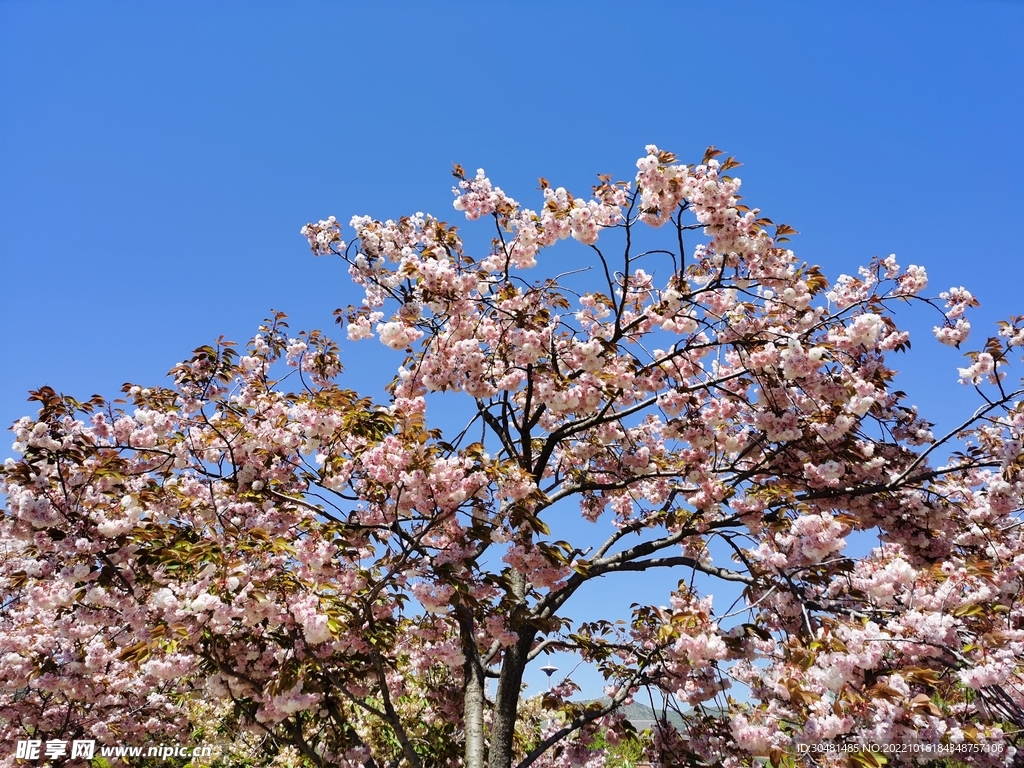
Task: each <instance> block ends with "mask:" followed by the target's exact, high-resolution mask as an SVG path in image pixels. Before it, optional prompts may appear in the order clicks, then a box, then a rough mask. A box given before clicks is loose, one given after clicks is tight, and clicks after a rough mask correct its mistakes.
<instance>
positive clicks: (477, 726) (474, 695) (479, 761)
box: [463, 636, 484, 768]
mask: <svg viewBox="0 0 1024 768" xmlns="http://www.w3.org/2000/svg"><path fill="white" fill-rule="evenodd" d="M463 641H464V642H463V644H464V646H465V645H470V646H472V648H473V650H472V652H470V653H467V654H466V664H465V667H464V669H465V676H466V692H465V701H464V703H463V707H464V709H463V719H464V721H465V725H466V751H465V760H464V766H465V768H484V670H483V667H482V666H481V665H480V656H479V654H478V653H476V646H475V643H474V639H473V637H472V636H471V637H470V638H469V642H468V643H466V642H465V638H463Z"/></svg>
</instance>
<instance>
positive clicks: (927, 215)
mask: <svg viewBox="0 0 1024 768" xmlns="http://www.w3.org/2000/svg"><path fill="white" fill-rule="evenodd" d="M1022 36H1024V3H1020V2H1009V1H1007V2H997V1H995V0H976V1H975V2H966V1H965V2H942V1H938V0H936V1H933V2H928V3H925V2H910V1H906V2H901V3H883V2H861V3H817V2H784V3H770V2H766V1H761V2H752V1H750V0H739V1H738V2H731V3H728V4H719V3H696V2H683V1H679V2H653V3H645V4H637V5H632V4H628V3H621V2H620V3H610V2H589V3H586V4H584V3H565V4H559V5H557V6H556V5H553V4H547V3H539V2H538V3H531V2H525V3H518V4H511V3H501V4H497V3H493V4H492V3H469V2H449V3H442V2H439V3H411V2H407V3H401V2H396V3H388V4H384V3H369V2H366V3H358V4H357V3H341V2H304V1H302V0H293V1H290V2H259V1H257V0H251V1H250V2H217V3H210V2H186V1H183V0H178V1H176V2H173V3H171V2H149V3H124V2H121V3H114V2H103V1H102V0H91V2H89V3H72V2H49V1H48V0H0V318H2V324H3V326H2V327H3V328H4V331H5V332H4V360H5V362H4V364H3V369H4V373H3V375H2V376H0V422H2V423H3V424H4V425H6V424H9V423H11V422H12V421H14V420H15V419H16V418H17V417H19V416H21V415H23V414H26V413H28V412H30V409H29V407H28V404H27V403H26V402H25V396H26V392H27V391H28V390H29V389H34V388H37V387H39V386H41V385H43V384H49V385H50V386H53V387H54V388H56V389H58V390H60V391H64V392H68V393H71V394H75V395H78V396H83V397H84V396H88V395H90V394H92V393H93V392H98V393H101V394H104V395H107V396H114V395H116V394H117V393H118V391H119V388H120V385H121V384H122V383H123V382H125V381H132V382H134V383H139V384H143V385H145V384H149V383H159V382H160V380H161V377H162V376H163V374H164V373H165V372H166V371H167V370H168V369H169V368H170V367H171V366H172V365H173V364H174V363H175V362H177V361H179V360H181V359H183V358H185V357H187V356H188V354H189V352H190V350H192V349H193V348H194V347H196V346H199V345H200V344H205V343H208V342H210V341H212V340H214V339H216V338H217V337H218V336H220V335H221V334H223V335H225V336H227V337H228V338H231V339H234V340H236V341H239V342H244V341H245V340H246V339H247V338H249V337H250V336H251V335H252V333H253V332H254V331H255V329H256V326H257V325H258V324H259V322H260V321H261V319H262V318H264V317H265V316H267V314H268V313H269V311H270V310H271V309H272V308H273V309H279V310H283V311H285V312H287V313H288V314H289V315H291V316H292V318H293V321H292V328H293V329H296V330H297V329H299V328H311V327H320V328H330V327H331V325H332V315H331V313H332V311H333V310H334V308H336V307H339V306H344V305H346V304H348V303H350V302H353V301H357V300H358V298H359V297H358V295H357V294H356V293H355V292H354V291H353V290H352V288H351V286H350V285H349V284H348V282H347V276H346V273H345V271H344V269H343V268H342V266H341V264H340V262H338V261H337V260H333V261H332V260H324V259H319V260H318V259H315V258H314V257H313V256H312V255H311V254H310V252H309V250H308V248H307V246H306V243H305V240H304V239H303V238H302V237H300V235H299V233H298V232H299V228H300V227H301V226H302V225H303V224H304V223H306V222H307V221H310V220H316V219H319V218H324V217H326V216H328V215H330V214H334V215H336V216H337V217H338V218H339V220H341V221H343V222H347V221H348V219H349V218H350V217H351V215H353V214H357V213H358V214H369V215H372V216H374V217H376V218H381V219H384V218H389V217H397V216H400V215H403V214H408V213H413V212H415V211H428V212H433V213H436V214H437V215H440V216H442V217H444V218H447V219H448V220H449V221H455V216H456V214H455V212H454V211H452V209H451V199H452V197H451V194H450V187H451V184H452V179H451V176H450V175H449V171H450V168H451V164H452V162H459V163H462V164H463V165H464V166H465V167H466V168H467V169H475V168H478V167H483V168H485V169H486V170H487V172H488V174H489V175H490V176H491V178H492V179H493V180H494V181H495V182H496V183H497V184H499V185H500V186H502V187H503V188H504V189H505V190H506V191H507V192H509V193H510V194H511V195H512V196H513V197H515V198H516V199H518V200H520V201H521V202H523V203H524V204H526V205H528V206H529V207H536V201H537V200H538V199H539V198H538V193H537V192H536V186H537V181H536V180H537V177H538V176H544V177H546V178H547V179H549V180H551V181H552V182H553V183H554V184H555V185H556V186H559V185H560V186H566V187H567V188H569V189H574V190H578V191H583V192H585V191H587V190H588V189H589V186H590V185H591V184H592V183H593V181H594V174H596V173H599V172H601V173H612V174H615V175H616V176H617V177H618V178H631V176H632V174H633V173H634V172H635V169H634V165H633V164H634V161H635V159H636V158H637V157H639V156H640V155H642V154H643V152H644V149H643V148H644V145H645V144H649V143H655V144H658V145H659V146H660V147H662V148H665V149H670V150H673V151H675V152H677V153H678V154H679V155H680V157H681V158H682V159H683V160H685V161H699V159H700V157H701V155H702V153H703V150H704V148H705V147H706V146H707V145H709V144H715V145H717V146H718V147H720V148H722V149H724V150H726V151H727V152H728V153H729V154H731V155H735V156H736V157H737V158H738V159H739V160H741V161H742V162H743V163H744V167H743V168H741V169H739V170H738V171H737V172H736V175H738V176H740V177H741V178H742V179H743V181H744V190H743V191H744V194H745V196H746V198H747V199H746V202H748V203H750V204H751V205H755V206H757V207H760V208H761V209H762V210H763V211H764V213H765V214H766V215H768V216H770V217H771V218H773V219H774V220H776V221H785V222H787V223H789V224H791V225H793V226H794V227H796V228H797V229H798V230H799V231H800V232H801V233H802V234H801V235H800V236H799V237H797V238H796V239H795V240H794V243H793V247H794V249H795V250H796V251H797V253H798V254H799V255H800V256H801V257H802V258H803V259H805V260H806V261H808V262H811V263H814V264H820V265H821V266H822V267H823V268H824V271H825V273H826V274H827V275H828V276H829V277H830V278H833V279H834V278H835V277H836V276H838V274H840V273H842V272H853V271H854V270H855V269H856V267H857V266H859V265H861V264H864V263H866V262H867V261H868V260H869V259H870V258H871V257H872V256H875V255H881V256H885V255H888V254H889V253H893V252H894V253H896V254H897V256H898V258H899V261H900V263H901V264H904V265H906V264H910V263H916V264H922V265H924V266H926V267H927V268H928V270H929V274H930V277H931V284H930V290H929V292H930V293H932V294H933V295H934V294H935V293H937V292H938V291H939V290H942V289H944V288H947V287H949V286H950V285H965V286H967V287H968V288H969V289H970V290H972V291H973V292H974V294H975V295H976V296H977V297H979V299H980V300H981V302H982V310H981V311H980V312H977V313H976V314H975V316H974V319H973V322H974V326H975V329H976V330H975V333H976V339H977V338H980V337H983V336H984V335H986V334H988V333H990V332H991V331H992V329H993V325H992V323H993V322H994V321H995V320H996V319H998V318H1000V317H1003V316H1006V315H1009V314H1024V296H1022V292H1021V285H1022V278H1024V248H1022V245H1021V242H1022V240H1021V236H1020V222H1021V220H1022V216H1021V211H1022V210H1024V183H1022V181H1021V180H1022V178H1024V149H1022V143H1021V137H1022V136H1024V88H1022V85H1021V62H1020V55H1019V51H1020V40H1021V39H1022ZM553 253H557V251H553ZM908 324H909V325H910V327H911V328H912V329H913V330H914V332H915V336H914V337H913V342H914V349H913V352H912V354H911V356H909V357H907V358H905V360H901V361H899V363H898V365H899V366H900V367H902V368H903V370H904V372H905V374H904V378H905V380H903V381H901V385H902V387H903V388H904V389H907V390H908V391H909V392H910V393H911V399H912V400H913V401H914V402H919V403H922V411H923V412H924V413H925V415H926V416H928V417H929V418H931V419H932V420H933V421H938V422H939V424H940V426H941V425H944V424H945V425H952V423H953V421H954V420H955V418H956V417H957V416H959V415H960V413H961V412H962V411H963V409H964V408H966V407H968V406H969V405H970V403H971V400H970V399H969V398H968V397H967V394H968V393H967V392H965V391H962V390H963V388H959V387H958V386H957V384H956V366H957V365H958V364H963V363H960V360H961V359H962V358H961V357H960V353H958V352H956V351H955V350H947V349H945V348H941V347H940V346H939V345H938V344H937V343H936V342H934V341H933V340H932V339H931V337H930V334H929V333H928V332H927V331H928V329H929V328H930V327H931V326H932V325H934V324H935V317H933V316H930V315H927V314H923V313H917V314H916V316H915V319H913V320H912V321H911V322H909V323H908ZM369 344H370V343H369V342H363V343H362V344H360V345H359V346H356V347H355V348H354V349H353V348H352V345H349V344H345V345H343V349H345V350H347V351H346V352H345V353H344V357H343V359H344V361H345V363H346V366H347V374H346V375H347V377H348V378H347V384H348V385H349V386H353V387H356V388H360V389H369V390H371V391H374V390H375V388H376V387H377V386H378V383H379V382H380V381H381V380H384V379H389V378H390V376H391V373H392V371H393V369H394V366H396V365H397V364H398V363H399V362H400V361H399V360H397V359H395V358H393V357H391V356H390V354H385V351H383V350H382V348H380V349H378V347H373V346H369ZM374 393H376V391H374ZM9 453H10V451H9V449H8V448H7V444H6V443H5V444H4V448H3V450H2V451H0V454H2V456H7V455H9ZM2 456H0V458H2ZM623 589H626V590H636V592H637V594H636V595H635V596H634V597H633V599H651V600H654V601H657V599H656V597H654V596H647V595H645V594H640V592H646V591H647V590H646V588H644V587H643V586H642V585H639V582H638V583H637V584H636V585H633V586H628V585H627V586H626V587H623ZM621 597H622V598H623V600H624V601H625V604H626V605H628V603H629V602H632V599H631V595H630V594H626V593H622V594H621ZM556 663H557V662H556ZM535 676H536V677H537V679H538V680H539V679H540V675H539V673H538V674H537V675H535ZM531 682H533V683H534V684H539V683H538V682H537V680H533V679H532V678H531Z"/></svg>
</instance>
